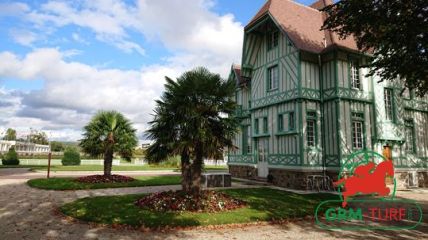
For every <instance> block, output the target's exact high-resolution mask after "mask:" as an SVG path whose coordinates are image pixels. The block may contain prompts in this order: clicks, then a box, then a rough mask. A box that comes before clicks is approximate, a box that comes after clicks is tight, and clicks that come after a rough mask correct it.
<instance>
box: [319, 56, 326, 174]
mask: <svg viewBox="0 0 428 240" xmlns="http://www.w3.org/2000/svg"><path fill="white" fill-rule="evenodd" d="M318 74H319V79H320V85H319V86H320V111H321V117H320V124H321V127H320V129H321V154H322V157H321V161H322V172H323V176H324V177H325V176H326V169H325V168H326V166H325V142H324V140H325V138H324V97H323V87H324V86H323V80H324V79H323V78H322V62H321V55H320V54H318Z"/></svg>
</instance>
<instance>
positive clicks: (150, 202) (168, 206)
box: [135, 190, 246, 212]
mask: <svg viewBox="0 0 428 240" xmlns="http://www.w3.org/2000/svg"><path fill="white" fill-rule="evenodd" d="M135 204H136V205H137V206H139V207H141V208H144V209H148V210H154V211H159V212H168V211H190V212H220V211H228V210H234V209H237V208H241V207H244V206H245V205H246V203H245V202H244V201H242V200H239V199H235V198H232V197H230V196H229V195H227V194H225V193H222V192H216V191H209V190H206V191H202V192H201V193H200V194H199V195H198V196H195V195H192V194H189V193H187V192H184V191H168V192H159V193H153V194H150V195H148V196H145V197H143V198H141V199H139V200H137V201H136V202H135Z"/></svg>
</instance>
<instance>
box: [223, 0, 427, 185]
mask: <svg viewBox="0 0 428 240" xmlns="http://www.w3.org/2000/svg"><path fill="white" fill-rule="evenodd" d="M329 3H331V1H329V0H320V1H318V2H315V3H314V4H312V5H311V6H304V5H301V4H299V3H296V2H293V1H288V0H269V1H267V2H266V4H265V5H264V6H263V7H262V8H261V9H260V11H259V12H258V13H257V14H256V16H255V17H254V18H253V19H252V20H251V22H250V23H249V24H248V25H247V26H246V27H245V30H244V31H245V33H244V47H243V53H242V64H241V65H240V66H238V65H234V66H232V69H231V74H230V76H229V77H230V78H233V79H235V80H236V82H237V89H236V101H237V103H238V104H239V109H238V111H237V116H238V117H239V118H240V119H241V131H240V132H239V134H237V135H236V137H235V139H234V143H235V145H236V146H237V147H238V148H237V149H236V150H234V151H230V152H229V156H228V164H229V170H230V172H231V174H232V175H233V176H236V177H243V178H255V177H262V178H266V177H267V176H268V175H270V176H269V178H271V179H272V180H273V182H274V183H275V184H278V185H281V186H286V187H293V188H305V186H306V179H307V176H308V175H316V174H323V175H330V176H331V177H332V178H335V177H337V172H338V171H339V169H340V166H341V162H342V161H343V159H345V158H346V157H347V156H349V154H351V153H352V152H355V151H357V150H362V149H370V150H374V151H376V152H379V153H381V154H382V153H384V152H385V150H388V151H389V152H390V153H391V154H392V159H393V160H394V163H395V168H396V172H398V173H399V176H400V179H401V180H403V184H407V185H419V186H424V185H425V186H426V185H427V183H428V175H427V167H428V134H426V133H427V132H428V97H424V98H417V97H415V96H414V95H413V94H412V93H409V92H404V95H401V92H402V87H401V85H400V80H399V79H397V81H396V82H381V83H378V81H379V79H377V77H367V76H366V73H367V72H368V70H367V69H364V68H360V67H359V66H361V65H363V64H365V63H366V61H368V60H369V58H370V55H369V54H363V53H361V52H359V51H358V48H357V46H356V44H355V42H354V40H353V39H351V38H347V39H345V40H340V39H339V38H338V36H337V35H335V34H334V33H332V32H329V31H320V27H321V25H322V23H323V19H324V16H323V14H322V13H321V12H320V11H319V10H318V9H321V8H322V7H323V6H325V4H329Z"/></svg>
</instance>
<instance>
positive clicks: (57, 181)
mask: <svg viewBox="0 0 428 240" xmlns="http://www.w3.org/2000/svg"><path fill="white" fill-rule="evenodd" d="M135 178H136V179H137V181H133V182H127V183H80V182H76V181H73V179H74V178H50V179H45V178H43V179H42V178H39V179H31V180H29V181H28V182H27V183H28V185H29V186H31V187H34V188H40V189H48V190H79V189H99V188H121V187H144V186H159V185H176V184H180V181H181V176H170V175H164V176H143V177H135Z"/></svg>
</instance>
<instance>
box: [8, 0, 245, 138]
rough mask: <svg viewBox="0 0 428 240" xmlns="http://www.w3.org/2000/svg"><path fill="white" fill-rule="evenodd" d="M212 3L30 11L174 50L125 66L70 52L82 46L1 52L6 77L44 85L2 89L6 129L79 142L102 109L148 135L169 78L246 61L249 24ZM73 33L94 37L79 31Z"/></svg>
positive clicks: (58, 23)
mask: <svg viewBox="0 0 428 240" xmlns="http://www.w3.org/2000/svg"><path fill="white" fill-rule="evenodd" d="M213 4H214V2H213V1H208V0H182V1H179V0H156V1H151V0H139V1H137V2H135V4H128V5H126V4H125V3H123V2H122V1H116V0H109V1H101V0H98V1H77V3H71V2H69V1H67V2H65V1H48V2H47V3H45V4H44V5H42V6H41V7H40V8H39V9H35V10H31V11H30V10H28V9H27V10H25V9H24V10H25V11H27V15H26V17H27V19H28V20H29V21H31V22H32V23H33V24H36V25H39V26H48V25H49V26H54V27H57V28H60V27H63V26H66V25H77V26H79V27H82V28H89V29H91V30H92V31H93V32H94V33H95V34H96V38H97V39H98V40H99V41H103V42H109V43H110V44H112V45H114V46H115V47H117V48H120V49H122V50H123V51H125V52H134V51H135V52H138V53H140V54H146V53H145V51H144V48H143V47H141V46H140V45H139V44H137V43H136V42H135V41H134V40H133V39H130V36H129V34H128V32H129V31H132V32H134V33H135V32H137V33H139V34H141V35H142V36H144V37H145V38H146V39H148V40H149V41H156V42H161V43H162V44H163V45H164V46H165V47H166V48H167V49H169V50H170V51H171V52H172V54H171V55H170V56H168V57H165V58H164V59H163V61H162V63H159V64H153V65H145V66H142V67H141V68H140V69H133V70H121V69H116V68H113V67H106V66H103V67H100V66H91V65H88V64H83V63H80V62H76V61H72V60H70V58H68V57H69V56H73V55H74V54H84V53H82V52H80V51H76V50H67V51H60V50H59V49H58V48H35V49H33V50H32V51H31V52H28V53H27V54H25V55H23V56H20V55H18V54H16V53H13V52H0V79H1V78H13V79H20V80H22V81H31V80H34V79H41V80H43V81H44V84H43V88H42V89H41V90H33V91H30V92H19V91H14V92H13V93H12V92H7V91H6V90H5V89H3V93H2V92H0V94H4V95H5V97H6V98H10V99H13V104H11V103H1V102H0V112H5V111H6V109H7V111H10V113H8V115H7V116H6V115H5V116H1V114H0V119H6V120H5V121H6V122H7V123H6V124H4V125H3V127H5V126H13V127H17V128H18V129H19V127H22V126H26V127H27V128H28V126H31V127H33V128H39V129H45V130H46V131H48V132H49V133H50V134H52V138H54V139H67V140H76V139H79V138H80V132H81V128H82V126H83V125H84V124H85V123H86V122H87V121H89V119H90V117H91V116H92V115H93V114H94V113H95V112H96V111H98V110H100V109H114V110H118V111H120V112H123V113H124V114H125V115H126V116H127V117H128V118H130V119H131V120H132V121H133V122H134V126H135V127H136V128H137V129H138V134H139V137H140V138H141V139H143V138H144V137H143V132H144V131H145V130H146V128H147V122H148V121H150V120H151V118H152V116H151V114H152V111H153V107H154V100H155V99H157V98H158V97H159V96H160V94H161V93H162V91H163V84H164V77H165V76H169V77H171V78H176V77H178V76H179V75H180V74H181V73H183V72H184V71H187V70H190V69H192V68H194V67H197V66H206V67H208V68H209V69H210V70H211V71H214V72H218V73H221V74H222V76H223V77H226V76H227V74H228V71H229V69H230V65H231V63H233V62H235V63H237V62H239V61H240V53H241V48H242V47H241V46H242V37H243V33H242V28H243V27H242V25H241V23H239V22H237V21H236V20H235V19H234V17H233V15H230V14H228V15H218V14H216V13H214V12H212V11H211V7H212V6H213ZM72 38H73V39H74V40H75V41H78V42H82V43H85V42H86V41H89V40H88V39H83V38H82V37H81V36H80V35H79V34H78V33H76V32H74V33H73V34H72ZM91 44H92V43H91ZM18 93H19V94H18ZM13 94H15V95H14V96H13V97H12V95H13ZM3 110H5V111H3ZM0 130H1V128H0Z"/></svg>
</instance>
